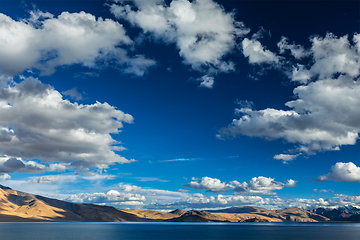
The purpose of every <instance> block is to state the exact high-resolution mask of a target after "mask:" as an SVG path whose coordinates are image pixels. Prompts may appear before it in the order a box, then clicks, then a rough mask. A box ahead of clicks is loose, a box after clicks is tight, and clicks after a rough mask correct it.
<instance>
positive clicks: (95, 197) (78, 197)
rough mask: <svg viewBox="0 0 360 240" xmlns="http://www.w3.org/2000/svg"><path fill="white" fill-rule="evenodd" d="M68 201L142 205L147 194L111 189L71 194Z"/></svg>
mask: <svg viewBox="0 0 360 240" xmlns="http://www.w3.org/2000/svg"><path fill="white" fill-rule="evenodd" d="M66 200H67V201H71V202H76V203H97V204H103V203H105V204H114V205H142V204H143V202H144V201H146V198H145V196H142V195H140V194H133V193H122V192H118V191H116V190H110V191H108V192H107V193H79V194H74V195H71V196H69V197H68V198H67V199H66Z"/></svg>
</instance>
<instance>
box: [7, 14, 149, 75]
mask: <svg viewBox="0 0 360 240" xmlns="http://www.w3.org/2000/svg"><path fill="white" fill-rule="evenodd" d="M132 44H133V42H132V40H131V39H130V38H129V37H128V36H127V35H126V33H125V30H124V28H123V26H122V25H121V24H119V23H117V22H115V21H113V20H111V19H102V18H98V19H96V18H95V16H93V15H91V14H88V13H85V12H80V13H69V12H63V13H62V14H60V15H59V16H58V17H56V18H54V17H53V16H52V15H51V14H49V13H42V12H40V11H36V12H32V14H31V18H30V19H24V20H20V21H15V20H13V19H11V18H10V17H8V16H6V15H4V14H0V56H1V57H0V71H1V73H2V74H5V75H8V76H14V75H17V74H19V73H21V72H23V71H24V70H26V69H32V68H36V69H39V70H40V71H41V72H42V74H51V73H52V72H54V71H55V68H56V67H57V66H64V65H71V64H81V65H83V66H86V67H90V68H98V67H99V66H102V65H105V66H106V65H107V64H108V63H109V61H108V60H112V62H115V63H116V65H117V66H122V65H124V64H126V65H128V67H127V70H126V71H127V72H129V73H132V74H135V75H139V76H141V75H142V74H143V71H145V69H146V67H149V66H152V65H154V61H153V60H148V61H147V62H146V59H145V58H144V57H143V56H137V57H135V58H131V57H128V52H127V51H126V50H124V49H123V48H121V47H119V46H121V45H122V46H129V45H132ZM140 58H142V61H140V62H139V61H138V59H140ZM138 68H139V69H140V70H139V69H138ZM129 69H130V70H129ZM131 69H133V70H131Z"/></svg>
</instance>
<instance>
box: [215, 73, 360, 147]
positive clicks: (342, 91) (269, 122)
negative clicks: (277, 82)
mask: <svg viewBox="0 0 360 240" xmlns="http://www.w3.org/2000/svg"><path fill="white" fill-rule="evenodd" d="M294 95H295V96H297V99H296V100H293V101H289V102H287V103H286V104H285V105H286V106H287V107H289V108H291V110H277V109H272V108H267V109H264V110H253V109H250V108H240V109H236V112H238V113H241V114H242V115H243V116H242V117H240V118H239V119H234V120H233V121H232V124H231V125H230V126H229V127H227V128H224V129H222V130H221V131H220V137H221V136H226V135H230V136H237V135H239V134H241V135H247V136H257V137H263V138H266V139H270V140H271V139H278V138H283V139H286V140H287V141H288V142H290V143H299V144H300V145H299V147H298V151H300V152H305V153H314V152H315V151H322V150H339V147H340V146H342V145H354V144H355V143H356V140H357V139H358V134H359V132H360V109H359V107H358V106H360V82H359V81H354V80H353V79H351V78H349V77H346V76H340V77H339V78H338V79H325V80H318V81H315V82H311V83H309V84H307V85H303V86H299V87H296V88H295V89H294ZM324 119H326V121H324Z"/></svg>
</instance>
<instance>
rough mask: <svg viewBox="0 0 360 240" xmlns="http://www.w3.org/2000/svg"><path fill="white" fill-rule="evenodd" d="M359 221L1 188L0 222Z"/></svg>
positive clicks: (346, 216) (329, 214)
mask: <svg viewBox="0 0 360 240" xmlns="http://www.w3.org/2000/svg"><path fill="white" fill-rule="evenodd" d="M325 221H360V209H356V208H353V209H341V210H334V209H320V208H318V209H314V210H311V211H307V210H304V209H300V208H286V209H278V210H267V209H265V208H259V207H252V206H244V207H232V208H227V209H222V210H216V211H198V210H191V211H184V210H181V209H177V210H175V211H172V212H168V213H167V212H160V211H152V210H139V209H117V208H114V207H109V206H99V205H95V204H76V203H69V202H65V201H61V200H57V199H52V198H47V197H43V196H39V195H33V194H29V193H25V192H20V191H15V190H13V189H11V188H8V187H5V186H2V185H0V222H325Z"/></svg>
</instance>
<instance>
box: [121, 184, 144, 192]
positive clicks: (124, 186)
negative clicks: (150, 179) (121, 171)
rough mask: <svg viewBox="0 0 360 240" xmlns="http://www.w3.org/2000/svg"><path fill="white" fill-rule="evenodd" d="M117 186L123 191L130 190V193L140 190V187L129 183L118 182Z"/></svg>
mask: <svg viewBox="0 0 360 240" xmlns="http://www.w3.org/2000/svg"><path fill="white" fill-rule="evenodd" d="M118 187H119V188H120V189H124V191H125V192H131V193H136V192H138V191H140V190H141V187H139V186H135V185H131V184H121V183H119V184H118Z"/></svg>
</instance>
